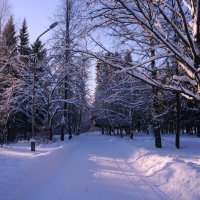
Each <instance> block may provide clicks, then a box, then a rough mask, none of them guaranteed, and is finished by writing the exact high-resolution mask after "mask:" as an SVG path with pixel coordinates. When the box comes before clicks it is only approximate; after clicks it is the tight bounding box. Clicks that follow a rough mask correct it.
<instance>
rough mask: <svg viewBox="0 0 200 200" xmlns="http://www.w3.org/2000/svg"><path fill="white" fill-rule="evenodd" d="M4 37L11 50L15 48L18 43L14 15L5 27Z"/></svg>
mask: <svg viewBox="0 0 200 200" xmlns="http://www.w3.org/2000/svg"><path fill="white" fill-rule="evenodd" d="M3 39H4V42H5V44H6V46H7V47H8V49H9V50H10V51H12V50H13V49H15V47H16V44H17V37H16V31H15V24H14V20H13V16H11V17H10V19H9V20H8V22H7V24H6V26H5V29H4V30H3Z"/></svg>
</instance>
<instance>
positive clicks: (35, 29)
mask: <svg viewBox="0 0 200 200" xmlns="http://www.w3.org/2000/svg"><path fill="white" fill-rule="evenodd" d="M59 2H60V0H10V4H11V11H12V13H13V15H14V18H15V22H16V25H17V28H20V27H21V24H22V21H23V19H24V18H26V19H27V24H28V30H29V35H30V41H31V42H33V41H35V39H36V38H37V37H38V36H39V35H40V33H42V32H43V31H45V30H46V29H47V28H48V27H49V25H50V24H52V22H53V15H54V14H55V12H56V9H57V7H58V5H59ZM46 37H48V35H46V36H45V37H43V40H45V38H46ZM41 39H42V38H41Z"/></svg>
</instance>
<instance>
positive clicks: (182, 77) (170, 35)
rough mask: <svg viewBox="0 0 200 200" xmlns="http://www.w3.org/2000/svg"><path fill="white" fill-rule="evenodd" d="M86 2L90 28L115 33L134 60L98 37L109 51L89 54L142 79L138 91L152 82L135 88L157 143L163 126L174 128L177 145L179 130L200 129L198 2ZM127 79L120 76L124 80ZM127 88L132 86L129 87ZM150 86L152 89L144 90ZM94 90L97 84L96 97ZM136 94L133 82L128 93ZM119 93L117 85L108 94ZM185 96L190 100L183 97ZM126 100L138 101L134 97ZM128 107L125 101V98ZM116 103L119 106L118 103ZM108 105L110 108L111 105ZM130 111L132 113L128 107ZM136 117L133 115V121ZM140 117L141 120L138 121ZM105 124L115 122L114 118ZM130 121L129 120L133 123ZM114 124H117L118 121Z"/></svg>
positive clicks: (199, 2) (105, 49)
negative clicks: (119, 53) (111, 50)
mask: <svg viewBox="0 0 200 200" xmlns="http://www.w3.org/2000/svg"><path fill="white" fill-rule="evenodd" d="M90 3H91V4H90V8H91V18H92V20H93V25H94V26H93V27H94V29H97V30H103V31H105V32H107V33H108V35H109V37H114V38H115V40H114V41H115V42H114V43H115V47H117V48H118V49H121V51H122V52H123V49H128V50H129V52H130V54H131V55H133V60H132V61H130V60H129V61H126V60H125V58H124V56H118V57H116V55H115V54H112V53H111V52H110V51H109V49H108V48H106V46H103V45H102V44H100V43H99V42H97V41H96V43H97V44H99V45H100V46H101V47H102V48H103V49H104V51H107V52H109V56H105V54H94V53H92V52H90V54H92V55H93V56H94V57H96V58H97V59H99V60H100V61H101V62H102V63H104V64H102V65H107V66H111V67H112V68H114V69H115V71H117V73H118V74H119V73H121V74H122V75H120V76H122V77H123V76H124V74H127V75H129V78H130V77H133V79H132V81H131V82H132V83H134V82H135V78H137V79H139V80H141V81H142V82H145V84H144V83H142V82H141V83H142V84H141V83H140V85H142V86H140V87H141V89H140V90H142V88H143V87H145V88H146V84H148V85H151V87H150V89H145V92H143V91H140V92H139V93H140V95H139V96H140V97H143V100H142V101H139V102H142V103H141V105H142V107H141V108H144V109H145V108H146V106H144V105H148V109H147V110H149V109H150V113H149V111H148V112H147V115H143V114H142V115H143V116H145V119H148V117H149V119H150V120H147V122H148V121H149V123H150V124H151V126H152V128H153V131H154V134H155V145H156V147H159V148H160V147H162V143H161V135H160V132H161V130H163V129H165V130H168V129H171V130H174V129H175V132H176V147H177V148H179V147H180V141H179V140H180V131H181V129H182V130H183V131H187V132H189V131H191V132H192V131H194V132H199V99H200V95H199V91H200V90H199V85H200V81H199V77H200V72H199V67H200V51H199V50H200V15H199V12H200V9H199V7H200V1H199V0H184V1H179V0H160V1H157V0H155V1H154V0H152V1H149V0H145V1H140V0H135V1H129V0H127V1H124V0H123V1H121V0H116V1H104V0H99V1H98V0H97V1H92V0H91V1H90ZM122 54H123V53H122ZM97 68H98V67H97ZM115 73H116V72H115ZM112 74H114V73H112ZM114 76H116V75H114ZM97 77H98V74H97ZM127 77H128V76H127ZM129 78H122V80H123V81H125V80H126V79H129ZM123 81H122V83H123ZM120 82H121V80H120V81H117V82H116V83H117V84H120ZM137 82H138V80H137ZM97 83H98V79H97ZM117 84H115V85H117ZM127 84H129V83H127ZM148 87H149V86H148ZM148 87H147V88H148ZM111 88H112V87H111ZM127 88H129V89H130V88H132V87H129V86H127ZM136 90H137V86H136ZM106 91H108V88H107V89H106ZM149 91H150V94H148V92H149ZM104 92H105V90H104ZM146 92H147V93H146ZM98 93H99V92H98V87H97V94H96V97H98ZM136 93H137V92H136ZM118 94H119V93H117V95H118ZM134 94H135V91H134V87H133V89H132V90H130V93H129V95H130V96H129V97H131V96H132V95H133V96H134ZM112 95H113V96H112ZM117 95H116V90H115V91H114V92H113V91H112V92H110V93H109V96H112V98H113V99H114V96H115V97H116V98H118V96H117ZM145 95H147V96H145ZM123 96H124V94H123ZM125 96H126V94H125ZM183 96H184V97H186V98H187V99H189V100H185V99H182V97H183ZM123 100H124V99H123ZM147 100H148V101H147ZM105 102H106V104H104V105H103V106H104V108H105V107H106V108H107V106H108V104H107V100H105V101H104V103H105ZM115 102H116V101H115ZM121 102H122V100H121ZM130 102H131V103H137V98H136V99H135V100H133V101H132V100H131V101H130ZM109 106H111V107H112V106H113V103H110V104H109ZM126 106H129V104H127V103H125V107H126ZM116 107H117V109H118V108H119V105H117V106H116ZM188 107H189V108H188ZM137 108H138V106H137V104H136V107H135V106H134V109H135V110H137ZM141 108H140V109H138V110H139V114H141V113H143V109H141ZM121 109H122V110H123V107H122V106H120V110H121ZM134 109H133V110H134ZM108 110H110V108H109V109H108ZM111 110H112V112H113V108H112V109H111ZM128 110H129V111H130V113H132V112H131V110H132V107H130V108H129V109H128ZM123 111H124V110H123ZM123 111H120V112H118V114H119V113H120V114H121V113H123ZM105 112H107V111H105ZM109 112H110V111H109ZM114 112H116V109H114ZM145 112H146V111H145ZM148 113H149V114H148ZM189 114H190V116H188V115H189ZM109 115H110V113H109V114H108V113H107V114H106V115H105V114H104V116H105V118H106V117H107V116H109ZM127 116H128V114H127ZM130 116H131V114H130ZM136 116H137V115H134V116H133V117H135V118H136V121H137V119H138V117H136ZM133 117H132V119H133ZM112 119H113V118H112ZM107 121H110V119H109V120H108V119H107ZM125 121H126V120H125ZM136 121H135V122H136ZM141 121H143V119H141V120H140V123H141ZM166 121H168V122H166ZM180 121H181V122H182V123H181V124H180ZM126 122H127V123H128V121H126ZM135 122H134V123H135ZM103 123H104V122H103ZM106 123H107V122H106ZM109 123H110V126H111V127H113V125H112V123H111V122H109ZM134 123H131V126H133V124H134ZM116 124H119V123H118V122H117V120H116ZM147 124H148V123H146V125H147ZM146 125H145V126H146ZM129 126H130V125H129ZM137 129H138V127H137ZM145 129H146V128H145Z"/></svg>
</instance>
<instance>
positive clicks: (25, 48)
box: [19, 19, 30, 55]
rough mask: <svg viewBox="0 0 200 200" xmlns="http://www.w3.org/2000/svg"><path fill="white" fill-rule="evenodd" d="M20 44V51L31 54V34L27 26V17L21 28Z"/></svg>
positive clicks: (22, 53) (23, 53)
mask: <svg viewBox="0 0 200 200" xmlns="http://www.w3.org/2000/svg"><path fill="white" fill-rule="evenodd" d="M19 39H20V44H19V52H20V54H21V55H29V52H30V48H29V34H28V28H27V22H26V19H24V21H23V24H22V28H21V29H20V35H19Z"/></svg>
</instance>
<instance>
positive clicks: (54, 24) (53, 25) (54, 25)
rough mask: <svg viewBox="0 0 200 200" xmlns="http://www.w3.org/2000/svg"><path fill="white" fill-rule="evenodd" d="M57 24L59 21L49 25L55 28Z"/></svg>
mask: <svg viewBox="0 0 200 200" xmlns="http://www.w3.org/2000/svg"><path fill="white" fill-rule="evenodd" d="M57 25H58V22H54V23H53V24H51V25H50V26H49V28H50V29H53V28H55V27H56V26H57Z"/></svg>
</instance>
